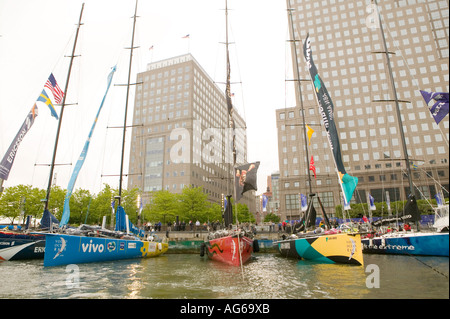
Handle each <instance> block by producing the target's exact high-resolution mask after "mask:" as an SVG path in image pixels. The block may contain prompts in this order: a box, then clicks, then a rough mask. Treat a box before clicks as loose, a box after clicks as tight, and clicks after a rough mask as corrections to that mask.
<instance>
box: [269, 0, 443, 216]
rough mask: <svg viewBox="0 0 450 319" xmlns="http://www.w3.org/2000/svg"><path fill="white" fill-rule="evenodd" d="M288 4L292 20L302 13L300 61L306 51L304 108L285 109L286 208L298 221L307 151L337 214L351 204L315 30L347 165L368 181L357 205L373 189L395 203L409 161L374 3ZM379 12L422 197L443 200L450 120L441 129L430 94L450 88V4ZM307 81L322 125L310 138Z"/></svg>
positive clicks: (415, 4) (413, 4)
mask: <svg viewBox="0 0 450 319" xmlns="http://www.w3.org/2000/svg"><path fill="white" fill-rule="evenodd" d="M287 7H288V8H291V9H292V10H288V20H287V21H288V23H289V25H290V23H291V22H290V21H291V20H290V13H292V25H293V30H294V33H293V34H292V29H291V28H290V29H291V34H290V36H291V39H292V40H295V41H292V42H290V43H291V52H292V57H293V65H294V67H295V65H296V63H295V57H296V56H297V61H298V66H299V72H300V79H299V81H296V85H295V87H296V98H297V99H296V100H297V103H296V106H295V107H290V108H287V107H286V108H284V109H278V110H277V111H276V121H277V131H278V154H279V163H280V164H279V165H280V205H281V212H282V214H284V216H286V217H288V218H292V219H297V218H298V217H299V216H300V202H299V194H300V193H303V194H307V193H309V183H308V171H309V163H310V158H306V147H308V152H309V157H311V156H312V157H313V160H314V164H315V167H316V175H317V177H316V178H315V177H314V175H313V172H311V171H310V174H311V176H312V177H311V180H312V183H311V184H312V185H311V186H312V191H313V192H316V193H318V194H319V196H320V199H321V201H322V203H323V205H324V206H325V209H326V210H327V213H329V214H331V215H333V214H334V213H335V210H334V207H335V206H336V205H339V204H342V195H341V192H340V188H339V186H338V177H337V173H336V170H335V164H334V161H333V157H332V154H331V151H330V148H329V145H328V140H327V137H326V133H325V130H324V129H323V126H322V125H321V117H320V116H319V112H318V106H317V103H316V96H315V92H314V91H313V86H312V85H311V82H310V81H309V79H310V76H309V72H308V71H307V69H306V64H305V59H304V55H303V42H304V40H305V38H306V36H307V34H308V33H309V35H310V40H311V49H312V57H313V59H314V62H315V65H316V67H317V69H318V72H319V75H320V76H321V78H322V80H323V81H324V83H325V85H326V88H327V89H328V92H329V94H330V96H331V99H332V101H333V104H334V120H335V122H336V126H337V130H338V133H339V139H340V144H341V151H342V157H343V162H344V164H345V167H346V170H347V173H348V174H350V175H351V176H356V177H358V179H359V183H358V186H357V188H356V191H355V193H354V195H353V199H352V203H353V202H363V203H366V202H367V195H368V194H369V193H370V194H371V195H372V196H373V197H374V198H375V201H378V202H379V201H385V200H386V192H388V194H389V197H390V201H391V202H393V201H396V200H405V195H407V194H408V193H409V183H408V178H407V169H406V162H405V160H404V158H405V156H404V154H403V149H402V140H401V136H400V131H399V125H398V121H397V114H396V106H395V102H392V100H394V97H393V90H392V88H391V83H390V80H389V73H388V67H387V63H386V55H385V52H384V44H383V37H382V33H381V29H380V27H379V24H377V22H378V16H377V13H376V11H375V8H376V7H375V4H374V1H369V0H326V1H317V0H287ZM378 9H379V11H380V12H381V16H382V26H383V29H384V34H385V38H386V43H387V47H388V51H389V52H390V61H391V63H390V65H391V67H392V71H393V76H394V79H395V86H396V89H397V94H398V99H399V100H401V101H402V102H401V103H400V109H401V119H402V122H403V129H404V132H405V138H406V145H407V149H408V156H409V158H410V162H411V163H410V165H411V167H412V169H411V172H412V180H413V183H414V186H415V191H416V198H428V199H430V198H433V197H434V195H435V194H436V192H438V191H440V190H441V189H442V188H444V189H445V191H444V195H445V196H446V197H448V190H449V167H448V165H449V164H448V159H449V146H448V138H449V120H448V118H449V117H448V116H446V117H445V118H444V120H442V121H441V122H440V123H439V124H438V125H437V124H436V122H435V121H434V119H433V117H432V115H431V113H430V111H429V109H428V107H427V105H426V103H425V101H424V99H423V98H422V96H421V93H420V90H424V91H429V92H431V91H432V92H448V90H449V60H448V57H449V35H448V32H449V13H448V9H449V1H448V0H443V1H438V0H430V1H423V0H397V1H387V0H379V1H378ZM295 50H296V51H295ZM295 53H296V54H295ZM293 79H297V74H296V72H293ZM305 80H306V81H305ZM299 87H300V88H301V93H302V94H301V99H302V102H303V109H304V115H305V122H306V124H308V125H309V126H310V127H311V128H312V129H313V130H314V133H313V135H312V137H311V140H310V142H309V141H308V140H305V138H304V133H303V125H302V116H301V115H302V114H301V113H302V111H301V101H300V89H299ZM431 105H432V104H431V102H430V106H431ZM316 207H317V206H316Z"/></svg>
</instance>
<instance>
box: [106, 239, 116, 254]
mask: <svg viewBox="0 0 450 319" xmlns="http://www.w3.org/2000/svg"><path fill="white" fill-rule="evenodd" d="M106 248H107V249H108V251H109V252H113V251H114V250H116V242H114V241H110V242H109V243H107V244H106Z"/></svg>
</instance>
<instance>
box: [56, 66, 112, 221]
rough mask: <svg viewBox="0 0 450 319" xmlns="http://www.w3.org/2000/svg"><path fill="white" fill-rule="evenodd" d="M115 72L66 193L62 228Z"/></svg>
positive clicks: (66, 219) (110, 79)
mask: <svg viewBox="0 0 450 319" xmlns="http://www.w3.org/2000/svg"><path fill="white" fill-rule="evenodd" d="M115 71H116V67H115V66H114V67H113V69H112V71H111V73H109V75H108V83H107V88H106V92H105V95H104V96H103V100H102V102H101V104H100V107H99V109H98V111H97V115H96V116H95V120H94V123H93V124H92V127H91V131H90V132H89V135H88V138H87V140H86V143H85V144H84V147H83V150H82V151H81V154H80V157H79V158H78V161H77V163H76V164H75V168H74V169H73V172H72V177H71V178H70V181H69V185H68V186H67V193H66V197H65V199H64V209H63V214H62V217H61V222H60V227H62V226H63V225H66V224H67V223H68V222H69V218H70V206H69V201H70V197H71V196H72V191H73V188H74V186H75V182H76V180H77V177H78V173H79V172H80V170H81V167H82V166H83V164H84V160H85V159H86V154H87V152H88V149H89V144H90V142H91V138H92V134H93V132H94V128H95V125H96V124H97V120H98V117H99V115H100V111H101V110H102V107H103V103H104V102H105V99H106V95H107V94H108V90H109V87H110V86H111V81H112V78H113V75H114V72H115Z"/></svg>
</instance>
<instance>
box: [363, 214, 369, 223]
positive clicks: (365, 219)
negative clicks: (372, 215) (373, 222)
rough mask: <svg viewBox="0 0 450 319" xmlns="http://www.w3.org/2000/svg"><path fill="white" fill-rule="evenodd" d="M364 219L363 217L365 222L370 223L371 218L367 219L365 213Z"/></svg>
mask: <svg viewBox="0 0 450 319" xmlns="http://www.w3.org/2000/svg"><path fill="white" fill-rule="evenodd" d="M362 219H363V221H364V222H365V223H368V222H369V220H368V219H367V217H366V216H365V215H364V216H363V218H362Z"/></svg>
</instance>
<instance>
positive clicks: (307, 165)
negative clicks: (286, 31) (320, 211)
mask: <svg viewBox="0 0 450 319" xmlns="http://www.w3.org/2000/svg"><path fill="white" fill-rule="evenodd" d="M288 6H289V7H288V12H289V21H290V23H289V26H290V28H291V34H292V43H293V44H294V57H295V71H296V75H297V79H295V81H297V83H298V93H299V94H298V95H299V100H300V110H301V112H302V121H303V123H302V124H303V137H304V140H305V151H306V168H307V171H308V184H309V193H310V194H311V193H312V183H311V172H310V169H309V152H308V139H307V137H306V123H305V109H304V107H303V98H302V83H301V79H300V71H299V68H298V55H297V46H296V41H297V40H296V39H295V31H294V20H293V19H292V10H293V9H292V8H291V1H290V0H289V1H288Z"/></svg>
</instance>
